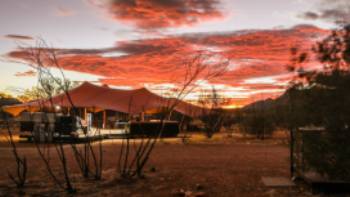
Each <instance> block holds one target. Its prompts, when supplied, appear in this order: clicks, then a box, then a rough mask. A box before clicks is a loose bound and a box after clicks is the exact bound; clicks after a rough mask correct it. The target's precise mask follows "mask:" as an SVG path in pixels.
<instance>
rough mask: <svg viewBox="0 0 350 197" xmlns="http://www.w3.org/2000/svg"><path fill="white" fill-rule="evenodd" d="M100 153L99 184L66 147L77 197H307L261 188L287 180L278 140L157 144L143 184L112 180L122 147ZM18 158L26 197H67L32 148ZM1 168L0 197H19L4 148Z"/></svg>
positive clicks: (107, 146) (108, 146)
mask: <svg viewBox="0 0 350 197" xmlns="http://www.w3.org/2000/svg"><path fill="white" fill-rule="evenodd" d="M103 149H104V156H105V157H104V165H103V168H104V172H103V180H101V181H97V182H96V181H93V180H84V179H83V178H81V175H80V174H79V171H78V169H77V166H76V164H75V162H74V161H73V157H72V154H71V151H70V147H69V146H68V145H66V146H65V150H66V152H67V155H68V160H69V163H70V165H69V166H70V171H71V172H72V175H71V176H72V179H73V184H74V186H75V187H76V188H77V190H78V193H77V194H76V195H77V196H134V197H136V196H185V195H183V194H184V193H186V195H187V196H310V193H309V192H307V191H304V190H301V189H300V188H299V187H297V188H294V189H290V188H282V189H272V188H267V187H265V186H264V185H263V184H262V182H261V177H263V176H285V177H288V176H289V172H288V170H289V157H288V156H289V155H288V154H289V152H288V147H287V145H283V144H281V143H280V142H279V141H276V140H265V141H263V142H262V141H256V140H242V139H236V138H229V139H226V140H223V139H221V138H220V139H219V138H214V139H213V140H204V139H203V140H190V141H189V143H188V144H182V143H181V140H178V139H177V140H164V141H162V142H160V143H158V144H157V146H156V148H155V150H154V152H153V154H152V156H151V158H150V161H149V163H148V165H147V167H146V168H145V169H146V178H145V179H142V180H137V181H135V182H132V183H121V182H120V181H118V180H116V177H118V174H117V173H116V166H117V158H118V154H119V150H120V141H117V140H114V141H106V142H104V143H103ZM19 152H20V154H21V155H26V157H27V159H28V165H29V171H28V183H27V187H26V188H25V189H24V190H23V192H24V193H25V195H27V196H65V195H67V194H66V193H65V192H64V191H62V190H61V189H59V188H58V187H57V186H55V185H54V184H53V183H52V180H51V178H50V177H49V176H48V173H47V171H46V170H45V167H44V165H43V162H42V161H41V160H40V158H39V157H38V154H37V150H36V149H35V148H34V147H33V145H31V144H26V143H20V144H19ZM52 155H53V158H52V163H56V165H54V168H55V171H56V173H57V174H58V175H59V177H63V176H62V173H60V172H61V171H60V166H59V165H57V158H55V157H54V155H55V153H54V152H53V153H52ZM0 164H1V168H0V196H14V195H18V191H17V190H16V188H15V186H14V185H13V184H12V183H11V182H10V181H9V179H8V176H7V171H8V170H9V171H13V170H14V169H13V168H14V167H15V162H14V159H13V156H12V154H11V152H10V149H9V148H8V147H7V146H5V145H4V144H2V145H1V146H0ZM151 168H155V172H151V171H150V169H151ZM67 196H68V195H67Z"/></svg>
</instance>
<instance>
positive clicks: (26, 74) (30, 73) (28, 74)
mask: <svg viewBox="0 0 350 197" xmlns="http://www.w3.org/2000/svg"><path fill="white" fill-rule="evenodd" d="M35 75H36V72H35V71H33V70H28V71H25V72H17V73H16V74H15V76H16V77H33V76H35Z"/></svg>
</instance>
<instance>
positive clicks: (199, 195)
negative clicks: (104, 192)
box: [193, 192, 206, 197]
mask: <svg viewBox="0 0 350 197" xmlns="http://www.w3.org/2000/svg"><path fill="white" fill-rule="evenodd" d="M193 196H194V197H205V196H206V195H205V193H204V192H197V193H195V194H194V195H193Z"/></svg>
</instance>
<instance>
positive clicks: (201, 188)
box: [196, 183, 204, 191]
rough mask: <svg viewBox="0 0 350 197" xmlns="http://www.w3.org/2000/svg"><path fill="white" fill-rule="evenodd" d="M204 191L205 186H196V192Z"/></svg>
mask: <svg viewBox="0 0 350 197" xmlns="http://www.w3.org/2000/svg"><path fill="white" fill-rule="evenodd" d="M203 189H204V187H203V185H201V184H199V183H198V184H196V190H197V191H198V190H203Z"/></svg>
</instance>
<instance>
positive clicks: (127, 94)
mask: <svg viewBox="0 0 350 197" xmlns="http://www.w3.org/2000/svg"><path fill="white" fill-rule="evenodd" d="M175 102H177V104H176V106H175V111H178V112H180V113H183V114H185V115H187V116H191V117H194V116H199V115H200V114H201V113H202V110H203V109H202V108H200V107H197V106H194V105H192V104H189V103H186V102H183V101H180V100H177V99H169V98H164V97H161V96H158V95H156V94H154V93H152V92H150V91H149V90H147V89H146V88H141V89H135V90H119V89H112V88H109V87H108V86H97V85H94V84H91V83H89V82H84V83H83V84H81V85H80V86H78V87H76V88H74V89H72V90H69V91H68V94H66V93H63V94H60V95H57V96H54V97H53V98H52V99H50V100H35V101H31V102H28V103H23V104H19V105H13V106H7V107H4V108H3V109H4V111H7V112H9V113H11V111H15V112H16V114H14V115H18V114H19V113H20V112H19V111H24V110H28V108H31V109H33V108H38V107H40V106H48V107H49V106H51V105H52V104H54V105H59V106H62V107H73V106H74V107H86V108H99V109H104V110H114V111H119V112H124V113H130V114H138V113H141V112H144V111H149V110H154V109H161V108H164V107H168V106H170V105H172V104H174V103H175Z"/></svg>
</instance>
